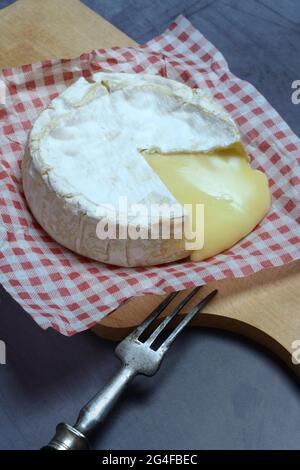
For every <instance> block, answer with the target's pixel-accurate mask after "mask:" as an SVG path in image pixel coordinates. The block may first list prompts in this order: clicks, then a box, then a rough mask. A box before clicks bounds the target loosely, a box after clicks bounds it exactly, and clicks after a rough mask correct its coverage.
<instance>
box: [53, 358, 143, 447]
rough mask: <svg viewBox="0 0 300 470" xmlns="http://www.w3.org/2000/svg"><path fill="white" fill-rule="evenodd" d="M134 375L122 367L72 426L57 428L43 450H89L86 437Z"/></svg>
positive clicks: (83, 409)
mask: <svg viewBox="0 0 300 470" xmlns="http://www.w3.org/2000/svg"><path fill="white" fill-rule="evenodd" d="M135 375H136V371H135V370H134V369H132V368H131V367H128V366H126V365H123V366H122V367H121V369H120V370H119V371H118V372H117V373H116V374H115V375H114V376H113V377H112V379H111V380H110V382H108V384H107V385H106V386H105V387H104V388H103V389H102V390H101V391H100V392H99V393H97V394H96V395H95V396H94V397H93V398H92V399H91V400H90V401H89V402H88V403H87V404H86V405H85V406H84V407H83V408H82V409H81V410H80V412H79V415H78V418H77V421H76V423H75V424H74V426H69V425H68V424H63V423H62V424H59V425H58V426H57V429H56V434H55V436H54V437H53V439H52V440H51V441H50V442H49V444H48V445H47V446H46V447H44V449H46V450H54V449H55V450H77V449H78V450H83V449H89V443H88V437H89V436H90V434H91V433H92V432H93V431H95V429H96V428H97V427H98V426H99V425H100V424H102V423H103V421H104V419H105V418H106V416H107V415H108V414H109V412H110V411H111V409H112V408H113V406H114V405H115V403H116V402H117V400H118V399H119V397H120V396H121V394H122V392H123V391H124V390H125V388H126V387H127V385H128V384H129V383H130V382H131V380H132V379H133V378H134V377H135Z"/></svg>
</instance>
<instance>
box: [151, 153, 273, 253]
mask: <svg viewBox="0 0 300 470" xmlns="http://www.w3.org/2000/svg"><path fill="white" fill-rule="evenodd" d="M144 157H145V158H146V160H147V162H148V163H149V165H151V168H152V169H153V170H154V171H155V172H156V173H157V175H158V176H159V177H160V178H161V180H162V181H163V183H164V184H165V185H166V186H167V188H168V189H169V190H170V192H171V193H172V194H173V195H174V197H175V198H176V199H177V200H178V201H179V202H180V203H181V204H185V205H189V206H190V205H192V210H191V211H190V219H191V221H192V230H193V231H195V230H196V223H195V220H196V213H195V207H196V204H199V203H200V204H204V246H203V248H202V249H200V250H195V251H193V253H192V254H191V259H192V261H200V260H203V259H206V258H209V257H210V256H213V255H215V254H216V253H220V252H222V251H224V250H225V249H227V248H229V247H231V246H233V245H234V244H235V243H236V242H237V241H238V240H240V239H242V238H243V237H245V236H246V235H247V234H248V233H249V232H251V231H252V230H253V228H254V227H255V226H256V225H257V224H258V222H260V220H261V219H262V218H263V217H264V215H265V214H266V212H267V210H268V208H269V205H270V193H269V189H268V183H267V179H266V176H265V175H264V173H262V172H261V171H258V170H255V169H252V168H251V167H250V165H249V161H248V157H247V155H246V154H245V151H244V149H243V147H242V145H240V144H237V145H233V146H231V147H230V148H227V149H219V150H215V151H213V152H210V153H190V154H189V153H184V154H183V153H175V154H159V153H147V152H144ZM189 206H187V207H189Z"/></svg>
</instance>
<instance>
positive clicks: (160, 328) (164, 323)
mask: <svg viewBox="0 0 300 470" xmlns="http://www.w3.org/2000/svg"><path fill="white" fill-rule="evenodd" d="M201 287H202V286H200V287H195V289H193V290H192V292H190V293H189V294H188V295H187V296H186V297H185V298H184V299H183V300H182V301H181V302H180V303H179V304H178V305H177V307H175V309H174V310H173V311H172V312H171V313H170V314H169V315H167V316H166V317H165V318H164V320H163V321H162V322H161V323H160V325H159V326H158V327H157V328H156V329H155V330H154V331H153V333H152V334H151V335H150V336H149V338H148V339H147V340H146V341H145V344H147V345H148V346H150V345H151V344H152V343H153V341H154V340H155V339H156V338H157V337H158V335H159V334H160V333H161V332H162V331H163V330H164V328H165V327H166V326H167V325H168V324H169V323H170V321H171V320H173V318H174V317H175V315H177V313H178V312H180V310H182V309H183V307H184V306H185V305H186V304H187V303H188V302H189V301H190V300H191V298H192V297H194V295H196V294H197V292H198V291H199V289H201Z"/></svg>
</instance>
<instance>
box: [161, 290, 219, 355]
mask: <svg viewBox="0 0 300 470" xmlns="http://www.w3.org/2000/svg"><path fill="white" fill-rule="evenodd" d="M217 292H218V291H217V289H215V290H213V291H212V292H210V293H209V294H208V295H207V296H206V297H204V299H202V300H201V302H199V303H198V304H197V305H196V307H194V308H193V309H192V310H191V311H190V312H189V313H188V314H187V315H186V316H185V317H184V318H183V320H182V321H181V322H180V323H179V324H178V325H177V326H176V328H174V330H173V331H172V333H171V334H170V335H169V336H168V337H167V339H166V340H165V341H164V343H163V344H162V345H161V346H160V347H159V349H158V351H159V352H160V353H162V354H164V353H165V352H166V351H167V350H168V349H169V347H170V346H171V344H172V343H173V342H174V341H175V339H176V338H177V336H178V335H179V333H180V332H181V331H182V330H183V329H184V328H185V327H186V326H187V325H188V323H190V321H191V320H192V319H193V318H194V317H195V316H196V315H197V313H199V312H201V310H203V308H204V307H205V306H206V305H207V304H208V302H210V301H211V300H212V299H213V297H214V296H215V295H216V294H217Z"/></svg>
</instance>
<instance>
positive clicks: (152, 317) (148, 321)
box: [129, 292, 178, 338]
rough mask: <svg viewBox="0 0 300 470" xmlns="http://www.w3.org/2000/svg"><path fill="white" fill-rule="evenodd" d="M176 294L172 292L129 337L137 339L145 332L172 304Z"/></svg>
mask: <svg viewBox="0 0 300 470" xmlns="http://www.w3.org/2000/svg"><path fill="white" fill-rule="evenodd" d="M177 294H178V292H172V293H171V294H169V295H168V297H166V298H165V299H164V300H163V301H162V302H161V303H160V304H159V305H158V306H157V307H156V308H155V309H154V310H153V311H152V312H151V313H150V315H148V317H147V318H146V319H145V320H144V321H143V322H142V323H141V324H140V325H139V326H138V327H137V328H136V329H135V330H134V331H133V332H132V333H131V334H130V335H129V337H131V338H132V337H135V338H138V337H139V336H140V335H141V334H142V333H143V332H144V331H145V330H146V328H147V327H148V326H149V325H150V324H151V323H152V322H153V321H154V320H155V318H157V317H158V316H159V315H160V314H161V312H162V311H163V310H164V309H165V308H166V307H167V306H168V305H169V303H171V302H172V300H173V299H174V297H176V295H177Z"/></svg>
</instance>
